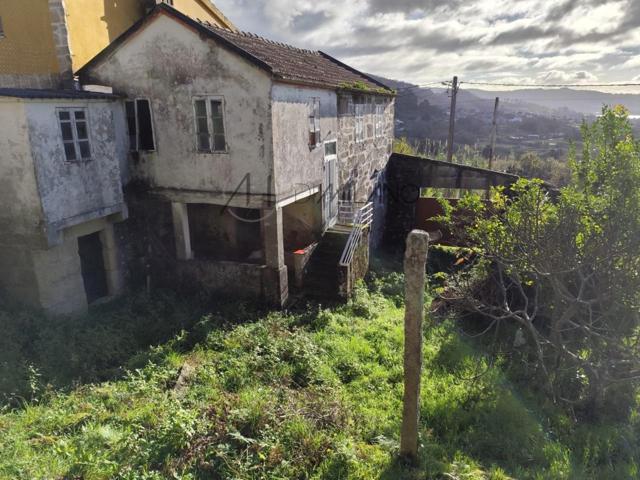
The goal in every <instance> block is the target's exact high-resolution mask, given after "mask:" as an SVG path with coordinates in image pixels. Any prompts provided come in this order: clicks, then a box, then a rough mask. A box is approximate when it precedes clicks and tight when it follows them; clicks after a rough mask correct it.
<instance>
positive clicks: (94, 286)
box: [78, 232, 109, 304]
mask: <svg viewBox="0 0 640 480" xmlns="http://www.w3.org/2000/svg"><path fill="white" fill-rule="evenodd" d="M102 252H103V249H102V240H101V239H100V232H96V233H92V234H90V235H85V236H83V237H78V254H79V255H80V267H81V271H82V280H83V282H84V291H85V293H86V295H87V303H89V304H91V303H94V302H95V301H96V300H99V299H101V298H104V297H106V296H108V295H109V288H108V286H107V271H106V269H105V267H104V256H103V253H102Z"/></svg>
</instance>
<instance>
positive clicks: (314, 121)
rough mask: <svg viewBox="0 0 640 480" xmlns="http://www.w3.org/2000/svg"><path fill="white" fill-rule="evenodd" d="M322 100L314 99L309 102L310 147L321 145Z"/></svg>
mask: <svg viewBox="0 0 640 480" xmlns="http://www.w3.org/2000/svg"><path fill="white" fill-rule="evenodd" d="M320 142H321V139H320V99H319V98H312V99H311V101H310V102H309V146H310V147H311V148H315V147H317V146H318V145H320Z"/></svg>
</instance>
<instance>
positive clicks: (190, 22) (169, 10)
mask: <svg viewBox="0 0 640 480" xmlns="http://www.w3.org/2000/svg"><path fill="white" fill-rule="evenodd" d="M159 15H168V16H169V17H172V18H174V19H176V20H178V21H180V22H182V23H184V24H185V25H186V26H187V27H189V28H191V29H193V30H195V31H196V32H198V33H199V34H201V35H204V36H206V37H209V38H213V39H214V40H216V41H218V42H220V43H221V44H222V45H224V46H225V47H226V48H228V49H229V50H231V51H233V52H235V53H237V54H239V55H240V56H242V57H244V58H245V59H247V60H248V61H250V62H252V63H254V64H255V65H257V66H258V67H260V68H263V69H264V70H266V71H268V72H269V73H271V74H273V69H272V68H271V66H270V65H269V64H267V63H266V62H264V61H262V60H260V59H259V58H257V57H255V56H254V55H252V54H251V53H249V52H247V51H246V50H244V49H243V48H241V47H239V46H238V45H236V44H234V43H232V42H230V41H229V40H227V39H226V38H224V37H223V36H221V35H218V34H217V33H216V32H214V31H213V30H210V29H208V28H206V27H205V26H204V25H202V24H200V22H198V21H196V20H194V19H192V18H191V17H189V16H187V15H185V14H183V13H182V12H179V11H178V10H176V9H175V8H173V7H170V6H168V5H167V4H165V3H160V4H158V5H156V6H155V7H154V8H153V10H151V12H149V13H148V14H147V15H145V16H144V17H143V18H141V19H140V20H138V21H137V22H136V23H134V24H133V25H132V26H131V27H130V28H129V29H127V30H126V31H125V32H124V33H122V35H120V36H119V37H118V38H116V39H115V40H114V41H113V42H111V43H110V44H109V45H108V46H107V47H106V48H105V49H104V50H102V51H101V52H99V53H98V54H97V55H96V56H95V57H93V58H92V59H91V60H89V61H88V62H87V63H86V64H85V65H84V66H83V67H82V68H80V69H79V70H78V71H77V72H76V74H77V75H78V76H79V77H80V79H81V80H82V79H86V78H87V76H88V73H89V71H90V70H91V69H92V68H93V67H95V66H96V65H97V64H99V63H100V62H102V61H103V60H105V59H106V58H108V57H109V56H110V55H111V54H112V53H114V52H115V51H116V50H117V49H118V48H119V47H120V45H122V44H123V43H124V42H126V41H127V39H128V38H129V37H131V36H132V35H134V34H135V33H136V32H137V31H138V30H139V29H141V28H142V27H143V26H144V25H145V24H146V23H147V22H151V21H152V20H154V19H155V18H156V17H158V16H159Z"/></svg>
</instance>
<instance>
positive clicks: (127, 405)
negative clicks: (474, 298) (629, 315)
mask: <svg viewBox="0 0 640 480" xmlns="http://www.w3.org/2000/svg"><path fill="white" fill-rule="evenodd" d="M401 282H402V278H401V276H399V275H397V274H396V275H392V276H390V277H387V278H385V279H382V280H380V279H379V280H378V281H376V282H373V283H372V284H371V285H370V286H369V288H365V287H360V288H359V290H358V293H357V296H356V297H355V299H354V300H353V301H352V302H350V303H349V304H348V305H344V306H336V307H331V308H322V307H321V306H319V305H308V306H307V308H299V309H298V310H296V311H294V312H290V313H282V312H266V311H259V310H255V309H253V308H251V307H249V306H247V305H243V304H240V305H239V304H235V305H227V306H226V307H224V308H223V307H215V308H212V307H211V306H209V307H207V306H206V305H205V302H200V303H199V302H195V301H188V302H185V303H184V304H183V303H180V301H179V300H177V299H175V298H172V297H168V298H164V297H162V296H158V295H156V296H154V297H151V298H148V297H146V296H145V295H138V296H135V297H132V298H129V299H126V300H125V301H123V302H121V303H120V305H119V306H110V307H109V306H107V307H105V308H104V309H103V310H102V311H99V312H97V313H95V312H94V313H93V314H92V315H91V316H90V317H88V318H87V319H84V320H82V321H81V322H80V323H79V324H77V325H74V324H73V323H66V324H64V325H63V326H61V327H56V326H51V325H49V327H48V330H47V332H48V333H47V334H46V336H45V337H46V338H44V337H43V338H39V339H38V340H37V341H35V343H34V341H32V340H30V341H26V340H25V339H24V338H22V337H24V335H25V334H24V328H21V327H20V325H22V324H23V323H24V322H28V321H29V322H32V323H31V324H30V325H31V327H34V326H35V327H37V326H38V325H41V323H39V322H41V320H39V321H34V320H33V319H32V316H30V315H27V314H20V313H17V311H16V310H15V309H14V310H8V311H5V312H4V313H3V314H2V315H0V319H1V321H2V322H4V323H8V324H10V325H13V327H14V331H12V333H11V335H13V336H14V337H20V338H21V340H16V339H15V338H14V339H13V340H12V339H10V338H5V339H4V340H2V342H3V343H2V345H0V346H2V347H4V348H3V351H5V353H4V354H2V357H0V358H1V360H2V361H0V368H1V370H0V372H1V373H2V374H3V378H4V382H3V384H2V387H3V388H4V393H5V394H7V393H9V392H12V391H20V392H21V394H20V395H14V396H7V397H6V402H5V403H6V404H7V406H6V407H5V408H4V410H3V411H2V413H1V414H0V478H3V479H4V478H6V479H29V480H32V479H45V478H46V479H63V478H64V479H83V480H94V479H110V478H118V479H165V478H166V479H320V478H324V479H378V478H381V479H389V480H391V479H432V478H433V479H467V480H473V479H496V480H497V479H507V478H523V479H588V478H593V479H604V478H610V479H626V478H629V479H630V478H638V463H639V462H640V452H639V450H640V448H639V445H640V442H639V438H640V421H639V420H638V418H637V416H634V417H633V418H632V420H631V422H629V423H628V424H624V425H582V426H580V425H576V424H575V423H574V422H573V421H572V420H571V418H570V417H569V416H567V415H565V414H563V413H562V412H561V411H559V410H554V409H553V407H548V406H545V407H544V408H542V407H540V406H539V405H541V403H540V402H538V401H536V397H535V395H534V394H533V393H532V392H530V391H528V390H527V389H526V387H523V386H519V387H517V388H516V387H515V386H514V385H515V384H514V383H512V382H510V381H509V379H508V378H507V376H506V375H505V374H504V371H505V369H504V363H503V362H504V361H505V360H502V361H500V360H499V359H498V361H495V362H491V363H489V360H488V359H487V357H486V356H484V355H481V353H480V351H479V350H478V348H477V347H474V345H472V344H471V343H470V342H469V341H468V340H466V339H465V338H463V336H462V335H461V334H460V333H459V331H458V330H457V328H456V326H455V325H454V324H453V322H451V321H444V320H439V321H435V320H434V319H429V320H428V322H427V325H426V326H425V344H424V375H423V383H422V407H421V447H420V462H419V464H418V465H416V466H408V465H403V464H402V463H401V462H399V461H398V460H397V452H398V447H399V445H398V433H399V425H400V415H401V402H402V374H403V371H402V342H403V328H402V325H403V308H402V304H401V301H400V296H399V293H400V292H401V286H402V283H401ZM194 305H196V306H194ZM136 322H137V323H139V325H140V326H138V327H135V324H136ZM163 322H164V323H163ZM131 324H133V325H134V326H129V327H127V325H131ZM160 326H162V327H160ZM23 327H24V326H23ZM35 327H34V328H35ZM154 328H155V330H154ZM171 328H174V329H175V331H180V330H181V333H178V334H177V335H175V336H172V334H171ZM10 331H11V329H10ZM150 331H152V333H149V332H150ZM145 335H146V336H147V337H148V338H147V337H145ZM143 337H144V338H143ZM171 337H172V338H171ZM167 338H170V339H169V340H168V341H166V339H167ZM149 339H151V340H149ZM153 339H156V340H158V339H160V340H162V343H161V344H160V346H157V347H152V348H148V349H143V350H142V351H141V352H140V348H139V346H140V345H141V343H144V341H153ZM47 342H49V343H47ZM42 345H49V350H47V351H45V352H44V353H43V351H42V348H44V347H42ZM51 345H54V346H51ZM11 346H13V347H11ZM10 348H13V351H12V352H13V353H11V352H9V353H6V352H7V351H9V350H10ZM8 349H9V350H8ZM16 359H19V361H16ZM55 359H57V362H58V363H57V365H50V363H51V362H53V363H54V364H55ZM12 362H13V363H12ZM119 362H120V363H122V364H123V365H124V366H125V367H126V368H122V369H120V368H118V363H119ZM74 379H75V381H76V384H74ZM78 379H79V381H80V383H77V382H78ZM109 379H110V380H109ZM100 380H103V381H100ZM86 382H93V383H86Z"/></svg>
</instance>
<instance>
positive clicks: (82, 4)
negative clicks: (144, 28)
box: [65, 0, 144, 71]
mask: <svg viewBox="0 0 640 480" xmlns="http://www.w3.org/2000/svg"><path fill="white" fill-rule="evenodd" d="M65 6H66V9H67V30H68V32H69V46H70V47H71V61H72V63H73V70H74V71H76V70H78V69H79V68H80V67H82V66H83V65H84V64H85V63H87V62H88V61H89V60H91V59H92V58H93V57H95V56H96V55H97V54H98V52H100V51H101V50H103V49H104V48H105V47H106V46H107V45H109V44H110V43H111V42H112V41H113V40H115V39H116V38H117V37H118V36H119V35H120V34H122V33H123V32H124V31H125V30H127V29H128V28H129V27H130V26H131V25H133V24H134V23H135V22H136V21H137V20H139V19H140V18H141V17H142V15H144V6H143V2H142V1H140V0H66V2H65Z"/></svg>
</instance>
